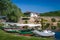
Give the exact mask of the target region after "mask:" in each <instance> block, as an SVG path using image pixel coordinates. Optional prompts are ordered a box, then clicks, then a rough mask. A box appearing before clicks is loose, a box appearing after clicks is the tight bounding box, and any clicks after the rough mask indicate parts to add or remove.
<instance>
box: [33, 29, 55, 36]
mask: <svg viewBox="0 0 60 40" xmlns="http://www.w3.org/2000/svg"><path fill="white" fill-rule="evenodd" d="M33 33H34V34H36V35H39V36H54V35H55V32H52V31H50V30H43V31H38V30H34V31H33Z"/></svg>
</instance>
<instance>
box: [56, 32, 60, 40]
mask: <svg viewBox="0 0 60 40" xmlns="http://www.w3.org/2000/svg"><path fill="white" fill-rule="evenodd" d="M55 33H56V34H55V38H56V40H60V32H55Z"/></svg>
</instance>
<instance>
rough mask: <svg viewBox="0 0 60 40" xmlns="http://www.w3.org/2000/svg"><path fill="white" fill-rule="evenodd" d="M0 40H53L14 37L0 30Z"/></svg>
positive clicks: (48, 39)
mask: <svg viewBox="0 0 60 40" xmlns="http://www.w3.org/2000/svg"><path fill="white" fill-rule="evenodd" d="M0 40H53V39H51V38H41V37H26V36H16V35H13V34H8V33H6V32H4V31H2V30H0Z"/></svg>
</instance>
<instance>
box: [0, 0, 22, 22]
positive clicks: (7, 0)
mask: <svg viewBox="0 0 60 40" xmlns="http://www.w3.org/2000/svg"><path fill="white" fill-rule="evenodd" d="M0 16H7V20H8V21H10V22H17V21H18V19H19V18H20V16H22V12H21V9H20V8H18V7H17V6H16V5H15V4H13V3H12V2H11V0H0Z"/></svg>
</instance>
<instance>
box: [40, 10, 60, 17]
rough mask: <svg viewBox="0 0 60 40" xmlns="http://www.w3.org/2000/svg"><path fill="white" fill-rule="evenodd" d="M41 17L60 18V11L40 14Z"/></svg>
mask: <svg viewBox="0 0 60 40" xmlns="http://www.w3.org/2000/svg"><path fill="white" fill-rule="evenodd" d="M40 16H60V10H59V11H52V12H46V13H40Z"/></svg>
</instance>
